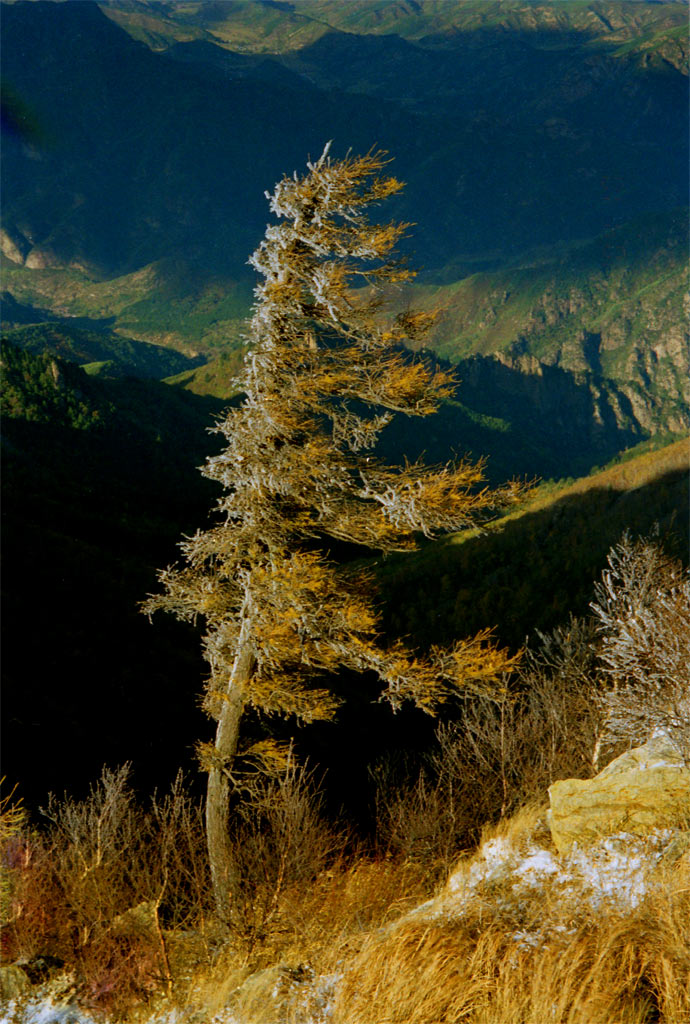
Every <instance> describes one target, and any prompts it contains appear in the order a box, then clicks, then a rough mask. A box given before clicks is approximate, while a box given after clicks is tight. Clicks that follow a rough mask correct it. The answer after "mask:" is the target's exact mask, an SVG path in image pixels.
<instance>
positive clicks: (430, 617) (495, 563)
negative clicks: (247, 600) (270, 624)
mask: <svg viewBox="0 0 690 1024" xmlns="http://www.w3.org/2000/svg"><path fill="white" fill-rule="evenodd" d="M689 475H690V442H689V441H688V439H687V438H685V439H683V440H680V441H676V442H674V443H673V444H671V445H670V446H666V447H663V448H661V449H659V450H656V451H647V452H643V453H642V454H640V455H637V456H636V457H632V458H628V459H626V460H624V461H621V462H620V463H618V464H616V465H614V466H612V467H611V468H609V469H606V470H602V471H599V472H597V473H594V474H593V475H592V476H590V477H587V478H586V479H583V480H579V481H576V482H574V483H562V484H560V485H553V484H545V485H542V486H541V487H539V488H538V489H537V491H536V493H535V495H534V498H533V499H532V500H531V501H530V502H528V503H527V505H526V506H525V507H524V508H522V509H521V510H520V511H518V512H516V513H513V514H512V515H508V516H506V517H505V518H503V519H500V520H499V521H498V522H496V523H495V524H493V525H491V526H489V527H487V528H486V529H485V530H483V531H477V530H472V531H466V532H464V533H461V534H457V535H455V536H453V537H449V538H446V539H443V540H439V541H436V542H434V543H430V544H427V545H425V546H424V547H423V548H422V549H421V550H420V551H419V552H416V553H413V554H405V555H396V556H393V557H391V558H389V559H388V560H386V561H384V562H381V563H379V564H378V567H377V574H378V577H379V581H380V586H381V592H382V599H383V605H384V608H385V624H386V629H387V630H389V631H390V632H391V633H392V634H394V635H404V636H414V637H415V638H418V639H419V640H420V642H421V643H422V644H423V645H427V644H431V643H448V642H449V641H451V640H452V638H453V637H456V636H460V635H472V634H473V633H474V632H475V631H476V630H478V629H481V628H483V627H486V626H488V625H493V626H495V627H496V631H497V635H498V636H499V637H500V639H501V640H502V641H503V642H504V643H507V644H510V645H511V646H512V647H513V648H518V647H520V646H521V645H522V644H523V643H524V642H525V640H526V639H527V638H528V637H531V638H532V639H533V640H534V638H535V631H536V630H542V631H547V630H549V629H552V628H554V627H555V626H557V625H559V624H560V623H563V622H565V621H566V619H567V618H568V615H569V614H570V613H571V612H572V613H574V614H576V615H584V614H586V613H587V611H588V604H589V601H591V600H592V580H593V579H595V578H597V577H598V576H599V574H600V572H601V570H602V568H603V567H604V565H605V560H606V553H607V551H608V550H609V548H610V547H611V546H612V545H613V544H615V543H616V541H617V540H618V538H619V537H620V535H621V534H622V532H623V531H624V530H626V529H629V530H631V531H632V532H633V533H639V534H647V533H649V532H651V531H653V529H654V527H655V525H656V524H658V526H659V529H660V535H661V538H662V542H663V544H664V547H665V548H667V549H668V550H669V551H670V552H673V553H674V554H675V555H676V556H677V557H680V558H681V559H683V561H685V562H686V563H687V560H688V551H690V536H689V534H688V529H689V525H690V524H689V522H688V508H689V507H690V493H689V492H688V484H689V479H688V478H689Z"/></svg>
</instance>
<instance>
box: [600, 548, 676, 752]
mask: <svg viewBox="0 0 690 1024" xmlns="http://www.w3.org/2000/svg"><path fill="white" fill-rule="evenodd" d="M592 611H593V612H594V616H595V619H596V622H597V632H598V653H599V659H600V662H601V664H602V667H603V671H604V672H605V673H606V674H607V676H608V679H609V685H608V686H607V687H605V688H603V689H602V690H601V693H600V696H599V702H600V705H601V707H602V711H603V713H604V715H605V730H604V733H605V737H606V739H608V740H609V741H610V742H613V743H615V742H620V741H624V742H627V743H631V744H635V743H644V742H645V741H646V740H647V739H648V738H649V736H650V735H651V734H652V733H653V732H655V731H659V730H660V731H663V732H664V733H666V734H667V735H669V736H670V737H671V738H672V739H673V740H674V741H675V743H676V744H677V746H678V748H679V750H680V751H681V752H682V753H683V755H684V756H685V758H686V760H690V575H689V574H688V572H687V571H684V570H683V567H682V565H681V564H680V562H678V561H677V560H674V559H672V558H669V557H668V556H667V555H666V554H665V553H664V551H663V550H662V548H661V547H660V546H659V544H658V542H657V541H656V539H654V538H649V537H647V538H640V539H638V540H636V541H633V539H632V538H631V536H630V534H629V533H625V534H624V535H623V537H622V539H621V541H620V542H619V543H618V544H616V545H615V547H613V548H612V549H611V551H610V552H609V555H608V568H607V569H605V570H604V572H603V573H602V576H601V580H600V581H599V582H598V583H597V584H596V586H595V600H594V602H593V603H592Z"/></svg>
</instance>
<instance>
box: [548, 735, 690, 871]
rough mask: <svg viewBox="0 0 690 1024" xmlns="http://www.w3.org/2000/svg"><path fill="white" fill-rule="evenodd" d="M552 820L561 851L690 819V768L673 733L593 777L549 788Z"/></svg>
mask: <svg viewBox="0 0 690 1024" xmlns="http://www.w3.org/2000/svg"><path fill="white" fill-rule="evenodd" d="M549 800H550V809H549V812H548V822H549V827H550V829H551V836H552V839H553V842H554V844H555V846H556V848H557V849H558V851H559V853H564V852H566V851H568V850H569V849H570V848H571V847H572V846H573V844H574V843H577V844H578V845H579V846H582V845H586V844H588V843H591V842H593V841H595V840H598V839H601V838H602V837H603V836H607V835H612V834H614V833H617V832H626V833H632V834H635V835H646V834H648V833H650V832H652V831H654V830H658V829H662V828H667V827H678V826H679V825H681V826H682V825H683V824H685V827H687V823H688V821H690V767H688V765H687V764H686V763H685V761H684V760H683V758H682V756H681V754H680V752H679V751H678V748H677V747H676V746H675V744H674V743H673V742H672V741H671V740H670V739H669V738H668V737H667V736H655V737H653V738H652V739H651V740H649V742H648V743H646V744H645V745H644V746H642V747H637V748H636V749H634V750H630V751H627V752H626V753H625V754H621V756H620V757H617V758H616V759H615V761H612V762H611V764H609V765H608V766H607V767H606V768H604V770H603V771H601V772H600V773H599V774H598V775H597V776H596V777H595V778H593V779H565V780H563V781H561V782H555V783H554V784H553V785H552V786H551V787H550V788H549Z"/></svg>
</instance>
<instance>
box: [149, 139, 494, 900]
mask: <svg viewBox="0 0 690 1024" xmlns="http://www.w3.org/2000/svg"><path fill="white" fill-rule="evenodd" d="M328 149H329V147H328V146H327V147H326V149H325V150H324V152H323V154H322V156H321V157H320V159H319V160H317V161H316V162H315V163H308V164H307V168H308V172H307V173H306V174H305V175H304V176H302V177H299V176H298V175H297V173H295V174H294V176H293V177H286V178H283V180H282V181H280V182H279V183H278V185H277V186H276V188H275V191H274V192H273V195H271V196H269V195H268V193H267V198H268V199H269V200H270V206H271V210H272V211H273V213H274V214H276V216H277V217H279V218H281V220H282V223H280V224H276V225H272V226H269V227H268V228H267V229H266V235H265V238H264V240H263V242H262V243H261V244H260V246H259V248H258V249H257V250H256V252H255V253H254V254H253V256H252V257H251V260H250V263H251V264H252V266H254V267H255V269H256V270H257V271H258V272H259V273H260V274H262V275H263V277H264V278H265V280H264V282H263V283H262V284H260V285H259V286H258V287H257V289H256V292H255V295H256V303H255V306H254V314H253V318H252V320H251V323H250V328H249V341H250V348H249V352H248V355H247V356H246V360H245V366H244V370H243V371H242V373H241V375H240V377H239V379H238V381H237V387H238V389H239V390H240V391H241V392H242V393H243V395H244V400H243V402H242V404H241V405H240V406H239V407H237V408H232V409H230V411H229V412H228V414H227V416H226V417H225V419H224V420H223V421H222V422H221V423H220V424H219V425H218V427H217V430H218V431H219V432H220V433H222V434H223V435H224V437H225V439H226V441H227V445H226V447H225V449H224V450H223V452H222V453H221V454H220V455H216V456H214V457H211V458H209V459H208V460H207V462H206V465H205V467H204V469H203V470H202V472H203V473H204V475H205V476H207V477H210V478H211V479H214V480H218V481H219V482H220V483H221V484H222V486H223V488H224V494H223V496H222V497H221V498H220V500H219V502H218V506H217V510H218V512H219V513H220V523H219V525H217V526H215V527H213V528H211V529H208V530H205V531H203V532H198V533H197V534H196V535H195V536H194V537H192V538H191V539H188V540H186V541H184V542H183V543H182V544H181V545H180V546H181V549H182V551H183V552H184V555H185V556H186V564H184V565H183V566H181V567H174V568H169V569H167V570H165V571H164V572H162V573H161V574H160V580H161V582H162V585H163V593H162V595H160V596H154V597H152V598H150V599H149V600H148V601H147V602H146V604H145V606H144V608H145V610H146V611H148V612H149V613H151V612H153V611H155V610H157V609H165V610H167V611H170V612H173V613H174V614H175V615H176V616H178V617H179V618H182V619H187V620H195V619H196V618H197V616H201V617H202V618H203V620H204V622H205V625H206V632H205V635H204V638H203V646H204V653H205V657H206V659H207V661H208V663H209V665H210V678H209V680H208V687H207V693H206V698H205V707H206V709H207V710H208V711H209V712H210V714H211V715H212V716H213V718H215V720H216V722H217V730H216V736H215V744H208V745H207V746H206V748H205V753H204V758H203V759H204V761H205V767H206V769H207V771H208V790H207V801H206V828H207V839H208V852H209V858H210V866H211V875H212V882H213V888H214V897H215V902H216V908H217V911H218V914H219V915H220V916H221V918H223V919H226V920H227V919H228V915H229V911H230V908H231V902H232V892H233V889H234V886H235V884H236V881H237V877H236V869H235V867H234V864H233V857H232V852H231V843H230V836H229V799H230V792H231V786H234V785H236V777H235V774H234V772H233V764H235V771H236V769H237V763H238V762H237V761H236V758H237V756H238V753H239V752H240V750H239V742H240V729H241V722H242V716H243V714H244V712H245V710H246V709H247V708H249V707H252V708H255V709H257V710H258V711H260V712H263V713H265V714H278V715H291V716H296V717H297V718H299V719H301V720H303V721H306V722H311V721H315V720H318V719H322V720H323V719H331V718H333V716H334V714H335V711H336V708H337V705H338V701H337V699H336V698H335V696H334V694H333V693H332V692H331V691H330V690H329V688H328V679H329V675H332V674H333V673H334V672H335V671H336V670H337V669H338V668H339V667H347V668H349V669H354V670H357V671H360V672H364V671H373V672H375V673H376V675H377V676H378V678H379V679H380V680H381V681H382V682H383V683H384V684H385V688H384V690H383V697H384V698H385V699H386V700H388V701H389V702H390V703H391V705H392V706H393V707H394V708H397V707H398V706H399V705H400V704H401V703H402V702H403V701H406V700H410V701H412V702H414V703H415V704H416V705H417V706H418V707H420V708H422V709H424V710H425V711H427V712H430V713H433V712H434V710H435V709H436V708H437V706H438V705H439V704H440V703H441V702H442V701H443V700H444V699H445V698H446V697H447V696H448V695H449V694H450V693H451V692H452V691H453V690H454V689H458V688H467V687H482V686H485V685H488V684H489V683H490V682H491V681H492V680H494V679H496V678H497V677H498V676H499V675H500V673H502V672H503V671H504V670H505V669H506V668H507V667H508V665H509V664H510V659H509V658H508V657H507V655H506V654H505V653H504V652H502V651H499V650H497V649H496V647H495V645H494V644H493V643H492V641H491V637H490V634H489V631H486V632H484V633H481V634H479V635H477V636H476V637H474V638H472V639H469V640H465V641H462V642H458V643H456V644H455V646H454V647H453V648H452V649H445V650H441V649H433V650H432V651H431V652H430V653H429V654H428V655H426V656H424V657H419V656H416V655H415V654H413V653H412V652H410V651H409V650H408V649H406V647H405V646H404V645H403V644H402V643H401V642H399V641H396V642H394V643H390V644H387V645H386V644H384V643H382V642H381V638H380V636H379V635H378V633H377V614H376V611H375V609H374V604H373V598H372V596H371V586H370V581H369V580H368V579H367V578H366V576H365V574H363V573H362V571H361V570H355V569H353V568H352V567H351V566H350V565H347V564H346V565H342V564H338V563H337V562H335V561H334V560H332V559H330V558H329V557H328V554H327V553H326V550H327V539H328V538H333V539H336V540H338V541H346V542H350V543H354V544H358V545H362V546H363V548H366V549H378V550H380V551H384V552H385V551H393V550H401V549H405V548H409V547H411V546H414V543H415V537H416V536H419V535H420V534H423V535H425V536H427V537H430V536H433V535H435V534H437V533H438V532H439V531H441V532H442V531H449V530H457V529H459V528H461V527H463V526H465V525H467V524H468V523H469V522H471V521H473V520H474V518H475V516H476V515H477V513H480V512H482V511H483V510H487V509H488V508H489V507H495V506H496V505H497V504H498V503H499V502H500V501H502V500H503V499H505V497H506V495H505V494H503V495H502V494H499V493H498V492H496V493H491V492H489V491H488V490H487V489H485V488H484V489H482V488H481V487H480V484H481V480H482V473H481V467H480V466H475V465H470V464H468V463H466V462H462V463H460V464H458V465H452V466H446V467H444V468H440V469H434V470H430V469H428V468H426V467H424V466H423V465H421V464H419V463H415V464H413V465H405V466H404V467H398V466H388V465H384V464H382V463H381V462H380V461H379V460H378V459H377V458H376V457H375V456H374V455H373V454H371V453H372V450H373V449H374V448H375V445H376V442H377V440H378V438H379V435H380V433H381V431H382V430H383V429H384V427H386V426H387V424H388V423H390V421H391V419H392V417H393V415H394V414H395V413H396V412H401V413H405V414H407V415H412V416H426V415H428V414H429V413H432V412H434V411H435V410H436V409H437V407H438V405H439V403H440V402H441V400H442V399H443V398H444V397H445V396H447V395H449V394H451V393H452V391H453V388H454V384H453V381H452V379H451V378H450V377H449V376H448V375H447V374H445V373H443V372H440V371H439V370H437V369H433V368H430V367H429V366H428V365H427V364H425V363H424V362H423V361H419V360H418V361H414V360H412V359H411V358H410V357H409V355H406V354H405V353H404V351H403V350H402V346H403V344H404V342H405V341H406V340H408V339H413V338H418V337H420V336H422V335H423V334H424V333H425V332H426V331H427V330H428V328H429V326H430V324H431V323H432V321H433V316H430V315H429V314H426V313H410V312H407V313H404V314H402V315H399V316H397V317H396V318H395V319H393V320H392V322H389V323H388V324H387V325H385V326H384V325H383V323H382V317H381V311H380V307H381V299H380V297H378V291H380V289H377V286H380V285H381V284H382V283H388V282H396V281H404V280H406V279H408V278H409V277H411V276H412V274H411V272H409V271H408V270H406V269H405V268H404V266H403V265H402V264H401V263H400V262H399V261H396V260H394V259H392V258H391V255H392V253H393V250H394V248H395V245H396V243H397V241H398V239H399V238H400V237H401V235H402V234H403V233H404V232H405V230H406V228H407V225H404V224H395V223H387V224H380V225H379V224H372V223H371V222H370V221H369V220H368V219H367V216H366V210H367V207H369V206H371V205H372V204H375V203H378V202H379V201H380V200H384V199H386V198H387V197H389V196H392V195H394V194H395V193H397V192H399V191H400V189H401V188H402V185H401V183H400V182H398V181H396V179H395V178H393V177H390V176H387V175H386V174H385V173H384V168H385V166H386V164H387V160H386V156H385V154H384V153H382V152H370V153H369V154H368V155H366V156H361V157H353V156H347V157H346V158H345V159H343V160H334V159H331V158H330V157H329V155H328ZM357 283H360V284H364V285H368V286H369V287H365V288H360V289H357V288H355V285H356V284H357ZM248 753H249V755H253V756H254V758H255V759H256V760H261V759H263V761H264V763H266V762H268V761H270V759H271V758H272V757H275V756H276V753H277V751H276V749H275V748H274V747H272V746H271V745H270V744H269V743H268V742H266V741H264V742H263V743H261V744H258V745H256V746H255V747H254V748H253V749H252V750H250V751H249V752H248ZM244 754H247V752H244Z"/></svg>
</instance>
